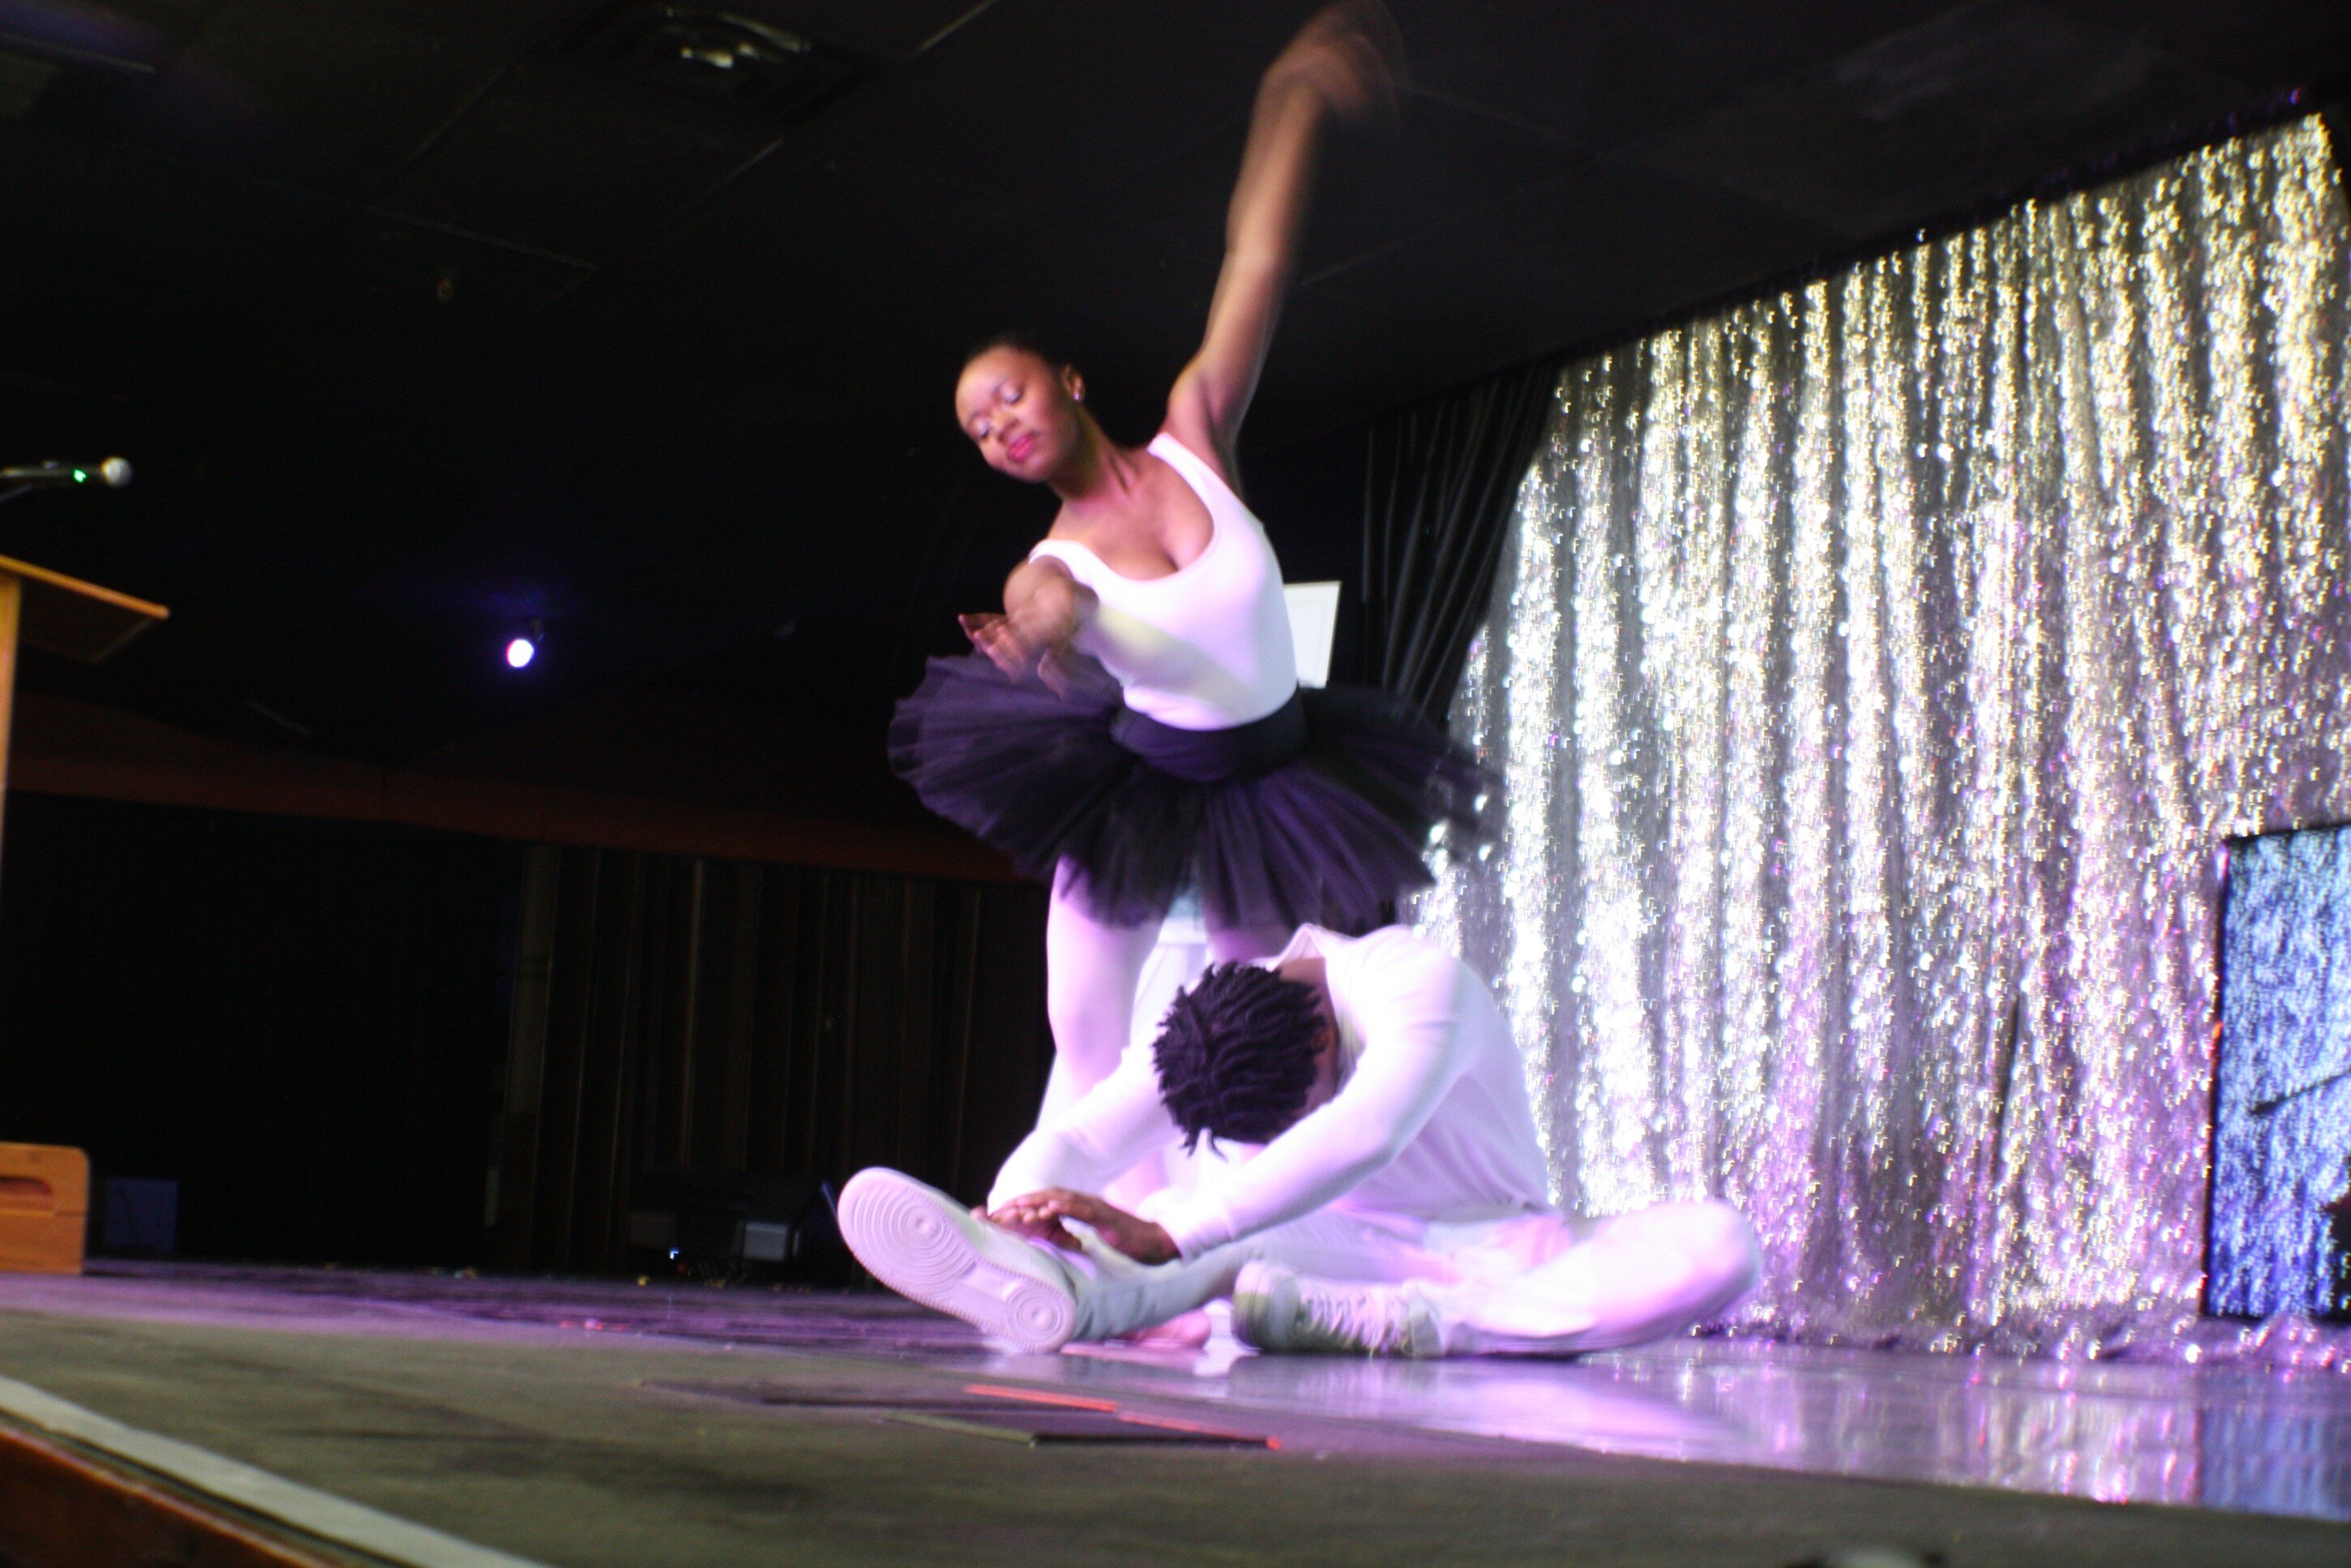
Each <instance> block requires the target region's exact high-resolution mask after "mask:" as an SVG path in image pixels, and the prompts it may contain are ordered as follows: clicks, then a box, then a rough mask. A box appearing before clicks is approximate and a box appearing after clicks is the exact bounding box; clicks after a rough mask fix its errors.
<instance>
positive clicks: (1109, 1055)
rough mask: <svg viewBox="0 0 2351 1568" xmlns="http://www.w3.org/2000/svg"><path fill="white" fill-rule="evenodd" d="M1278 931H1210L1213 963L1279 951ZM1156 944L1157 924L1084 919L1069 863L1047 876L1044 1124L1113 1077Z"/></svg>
mask: <svg viewBox="0 0 2351 1568" xmlns="http://www.w3.org/2000/svg"><path fill="white" fill-rule="evenodd" d="M1290 935H1291V934H1290V932H1289V931H1287V930H1284V929H1282V928H1281V927H1280V926H1243V927H1228V926H1219V925H1216V924H1215V923H1213V922H1211V923H1210V924H1209V926H1208V956H1209V957H1210V958H1211V959H1212V960H1214V961H1215V962H1217V963H1219V964H1223V963H1229V962H1231V961H1233V960H1235V959H1241V958H1263V957H1269V956H1271V955H1273V954H1276V953H1279V952H1280V951H1281V949H1282V947H1283V946H1285V945H1286V944H1287V943H1288V942H1289V941H1290ZM1158 940H1159V927H1158V926H1156V925H1105V924H1104V923H1102V921H1100V920H1097V919H1095V918H1094V917H1093V915H1092V914H1090V913H1088V911H1087V909H1086V907H1085V905H1084V904H1083V903H1081V901H1080V900H1079V899H1078V897H1077V896H1076V894H1075V892H1074V891H1073V889H1072V887H1071V867H1070V863H1069V862H1067V861H1064V862H1061V870H1060V871H1059V872H1058V873H1056V874H1055V875H1054V877H1053V900H1052V903H1051V904H1050V906H1049V907H1048V909H1047V911H1046V915H1045V1016H1046V1017H1047V1019H1050V1021H1051V1023H1052V1026H1053V1074H1052V1077H1051V1078H1050V1080H1048V1081H1047V1082H1046V1085H1045V1108H1044V1110H1043V1111H1042V1112H1041V1113H1040V1114H1039V1116H1038V1121H1039V1122H1040V1123H1042V1122H1045V1121H1048V1120H1050V1118H1052V1117H1053V1116H1054V1115H1056V1114H1058V1113H1061V1111H1063V1110H1066V1109H1067V1108H1069V1107H1070V1106H1071V1105H1074V1104H1076V1103H1078V1102H1079V1101H1080V1100H1081V1099H1083V1098H1085V1095H1086V1092H1087V1091H1088V1090H1090V1089H1092V1087H1093V1086H1094V1085H1095V1084H1097V1083H1099V1082H1102V1080H1103V1079H1105V1078H1107V1077H1109V1076H1110V1074H1111V1070H1112V1069H1113V1068H1115V1067H1116V1066H1117V1065H1118V1058H1119V1053H1120V1052H1121V1051H1124V1050H1125V1049H1126V1048H1127V1045H1128V1043H1129V1042H1130V1040H1132V1038H1133V1036H1134V989H1135V983H1136V982H1137V980H1139V979H1140V978H1141V977H1142V975H1143V966H1144V960H1146V959H1148V958H1149V957H1150V956H1151V950H1152V948H1153V946H1155V945H1156V944H1157V942H1158Z"/></svg>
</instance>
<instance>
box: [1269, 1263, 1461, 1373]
mask: <svg viewBox="0 0 2351 1568" xmlns="http://www.w3.org/2000/svg"><path fill="white" fill-rule="evenodd" d="M1233 1333H1235V1334H1236V1335H1237V1336H1238V1337H1239V1338H1240V1340H1241V1341H1242V1342H1243V1343H1248V1344H1253V1345H1255V1346H1257V1347H1258V1348H1259V1350H1280V1351H1311V1352H1319V1353H1322V1354H1338V1355H1395V1356H1410V1357H1413V1358H1416V1359H1426V1358H1427V1357H1431V1356H1439V1355H1443V1354H1445V1333H1444V1331H1443V1330H1442V1329H1441V1328H1439V1327H1438V1326H1437V1313H1436V1311H1435V1310H1434V1309H1433V1308H1431V1307H1430V1305H1429V1304H1428V1302H1427V1301H1426V1300H1425V1299H1423V1298H1422V1297H1420V1296H1419V1295H1417V1294H1414V1293H1410V1292H1406V1291H1400V1290H1398V1289H1396V1288H1395V1286H1393V1285H1356V1284H1349V1283H1346V1282H1344V1281H1338V1280H1317V1279H1313V1278H1311V1277H1310V1276H1307V1275H1304V1274H1301V1273H1299V1272H1297V1271H1296V1270H1291V1269H1285V1268H1283V1267H1282V1266H1281V1265H1280V1264H1279V1263H1266V1262H1250V1263H1244V1264H1242V1265H1241V1271H1240V1276H1239V1278H1238V1280H1236V1281H1234V1283H1233Z"/></svg>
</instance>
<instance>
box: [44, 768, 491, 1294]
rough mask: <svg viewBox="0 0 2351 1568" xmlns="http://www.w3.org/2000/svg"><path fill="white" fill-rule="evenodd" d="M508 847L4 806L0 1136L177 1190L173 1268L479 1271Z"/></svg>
mask: <svg viewBox="0 0 2351 1568" xmlns="http://www.w3.org/2000/svg"><path fill="white" fill-rule="evenodd" d="M516 858H517V857H516V852H515V851H514V850H512V849H511V848H509V847H508V846H506V845H503V844H499V843H497V842H496V841H491V840H486V839H477V838H468V837H465V836H461V835H458V834H454V833H434V832H426V831H418V830H413V829H402V828H389V827H382V826H377V825H371V824H354V823H349V822H327V821H304V820H299V819H292V818H284V817H268V816H260V815H255V814H246V813H236V812H225V811H204V810H187V809H183V808H178V807H164V806H138V805H124V804H120V803H118V802H113V801H101V800H68V799H61V798H57V797H51V796H42V795H24V794H17V795H12V796H11V797H10V799H9V800H8V812H7V849H6V856H5V865H0V1139H7V1140H10V1141H12V1142H23V1143H41V1144H67V1145H74V1146H77V1147H79V1148H82V1149H85V1150H87V1151H88V1152H89V1155H90V1159H91V1163H92V1166H93V1171H92V1175H93V1176H94V1177H95V1178H97V1179H98V1180H100V1181H102V1180H103V1179H104V1178H105V1177H107V1176H149V1177H163V1178H168V1179H172V1180H176V1181H177V1182H179V1184H180V1210H179V1251H180V1252H181V1253H182V1254H183V1255H186V1256H192V1257H199V1258H212V1259H243V1260H276V1261H287V1262H308V1263H326V1262H340V1263H351V1264H359V1263H370V1264H441V1265H449V1266H457V1265H465V1264H469V1263H475V1262H478V1261H480V1260H481V1254H482V1251H483V1241H484V1232H483V1224H482V1219H483V1182H484V1177H485V1175H486V1169H487V1166H488V1164H489V1155H490V1148H491V1139H492V1136H493V1134H494V1133H495V1131H496V1122H497V1112H498V1104H499V1098H498V1096H499V1083H500V1078H499V1065H500V1062H501V1061H502V1060H503V1059H504V1056H505V1054H506V1008H505V1006H504V998H502V996H501V994H500V976H499V952H500V943H499V931H498V926H499V916H500V903H501V899H502V897H503V896H504V895H506V894H507V890H508V889H510V888H511V887H512V886H513V882H514V872H515V861H516ZM98 1200H99V1192H93V1194H92V1207H93V1208H95V1207H98ZM95 1230H96V1226H95V1225H94V1226H93V1231H95ZM93 1239H96V1238H95V1236H94V1237H93Z"/></svg>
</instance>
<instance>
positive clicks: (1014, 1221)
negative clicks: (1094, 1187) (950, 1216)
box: [987, 1186, 1176, 1263]
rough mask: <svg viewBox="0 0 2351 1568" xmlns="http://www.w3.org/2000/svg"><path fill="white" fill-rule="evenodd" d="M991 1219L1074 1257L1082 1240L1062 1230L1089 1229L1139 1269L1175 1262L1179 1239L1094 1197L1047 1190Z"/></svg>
mask: <svg viewBox="0 0 2351 1568" xmlns="http://www.w3.org/2000/svg"><path fill="white" fill-rule="evenodd" d="M987 1218H989V1219H991V1220H993V1221H994V1222H995V1223H997V1224H998V1225H1001V1226H1004V1227H1005V1228H1008V1229H1011V1230H1018V1231H1019V1232H1020V1233H1021V1234H1022V1235H1023V1236H1027V1237H1030V1238H1032V1239H1036V1240H1040V1241H1050V1242H1051V1243H1052V1244H1053V1245H1054V1246H1056V1247H1062V1248H1067V1249H1070V1250H1071V1251H1075V1250H1076V1249H1077V1246H1078V1239H1077V1238H1076V1237H1074V1236H1071V1234H1070V1233H1069V1232H1068V1231H1067V1230H1065V1229H1063V1228H1062V1227H1061V1221H1062V1220H1064V1219H1074V1220H1076V1221H1078V1222H1079V1223H1080V1224H1081V1225H1084V1226H1088V1227H1090V1228H1092V1230H1093V1233H1094V1234H1095V1235H1096V1236H1099V1237H1101V1238H1102V1243H1103V1245H1105V1246H1107V1247H1110V1248H1112V1249H1115V1250H1117V1251H1120V1252H1123V1253H1125V1254H1126V1255H1127V1256H1128V1257H1129V1258H1132V1259H1134V1260H1135V1261H1136V1262H1138V1263H1166V1262H1172V1261H1173V1260H1175V1256H1176V1253H1175V1238H1174V1237H1172V1236H1170V1235H1168V1234H1167V1232H1166V1229H1165V1228H1164V1227H1162V1226H1159V1225H1155V1224H1154V1223H1153V1222H1152V1221H1150V1220H1148V1219H1144V1218H1141V1217H1139V1216H1136V1215H1133V1214H1129V1213H1127V1212H1126V1210H1124V1209H1123V1208H1118V1207H1113V1206H1112V1205H1110V1204H1107V1203H1104V1202H1103V1201H1102V1199H1101V1198H1098V1197H1094V1196H1093V1195H1092V1193H1084V1192H1071V1191H1070V1190H1069V1189H1068V1188H1066V1187H1058V1186H1049V1187H1047V1188H1045V1189H1044V1190H1043V1191H1041V1192H1032V1193H1030V1194H1029V1195H1028V1196H1027V1197H1016V1198H1014V1199H1013V1200H1012V1201H1011V1202H1009V1203H1008V1204H1006V1205H1004V1206H1003V1207H1000V1208H998V1209H997V1210H996V1212H995V1213H993V1214H990V1215H989V1216H987Z"/></svg>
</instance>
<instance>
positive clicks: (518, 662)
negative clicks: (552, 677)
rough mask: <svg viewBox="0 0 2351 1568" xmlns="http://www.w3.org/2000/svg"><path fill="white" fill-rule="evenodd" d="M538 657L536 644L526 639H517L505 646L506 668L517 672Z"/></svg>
mask: <svg viewBox="0 0 2351 1568" xmlns="http://www.w3.org/2000/svg"><path fill="white" fill-rule="evenodd" d="M536 658H538V643H535V642H533V641H532V640H531V639H529V638H528V637H517V638H516V639H515V640H514V641H512V642H511V643H507V668H508V669H510V670H519V669H521V668H523V667H524V666H525V665H527V664H529V663H530V662H531V661H532V660H533V659H536Z"/></svg>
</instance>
